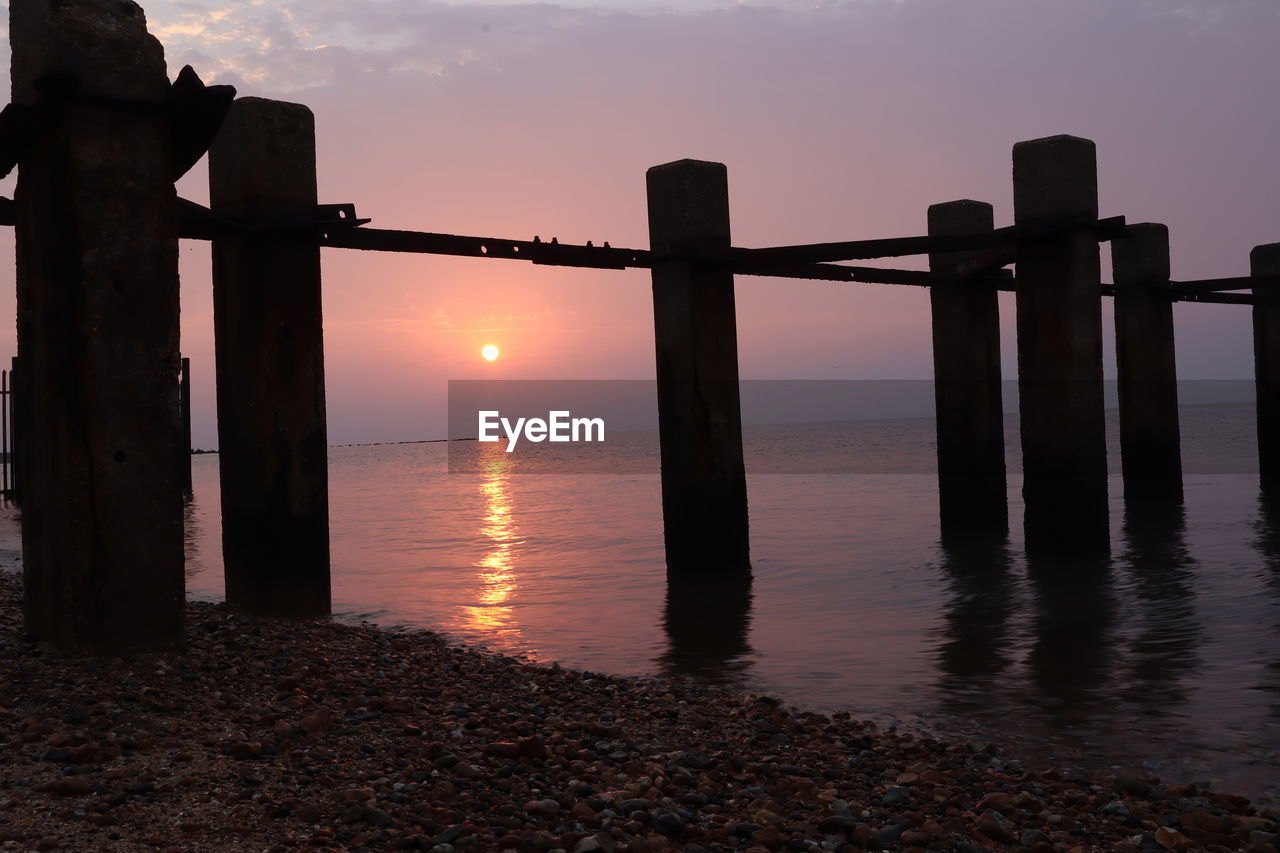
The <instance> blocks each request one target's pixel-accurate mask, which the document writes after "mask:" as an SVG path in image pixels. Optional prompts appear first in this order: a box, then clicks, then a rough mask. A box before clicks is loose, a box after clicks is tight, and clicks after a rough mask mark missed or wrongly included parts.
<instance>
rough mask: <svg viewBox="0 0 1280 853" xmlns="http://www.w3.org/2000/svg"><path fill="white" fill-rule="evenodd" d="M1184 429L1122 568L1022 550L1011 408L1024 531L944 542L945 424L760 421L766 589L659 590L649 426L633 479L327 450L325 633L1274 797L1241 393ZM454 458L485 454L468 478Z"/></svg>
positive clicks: (1264, 578) (1272, 635) (1276, 525)
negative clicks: (737, 695)
mask: <svg viewBox="0 0 1280 853" xmlns="http://www.w3.org/2000/svg"><path fill="white" fill-rule="evenodd" d="M1115 414H1116V413H1115V411H1114V410H1111V411H1109V412H1108V418H1109V445H1110V446H1109V449H1110V458H1111V460H1112V462H1113V463H1116V462H1118V447H1117V443H1118V441H1117V430H1116V418H1115ZM1181 428H1182V435H1183V448H1184V460H1186V464H1185V468H1186V472H1187V473H1186V475H1185V499H1184V503H1183V505H1182V506H1181V507H1180V508H1176V509H1175V510H1173V511H1172V512H1170V513H1166V514H1165V515H1164V516H1163V517H1161V518H1159V519H1156V520H1152V519H1150V518H1134V517H1130V516H1127V514H1126V512H1125V508H1124V502H1123V500H1122V497H1121V496H1122V482H1121V480H1120V477H1119V475H1118V472H1117V473H1113V475H1112V476H1111V478H1110V490H1111V527H1110V531H1111V533H1110V535H1111V555H1110V557H1109V558H1107V559H1104V560H1102V561H1099V562H1094V563H1091V564H1089V565H1084V564H1081V565H1078V566H1077V565H1073V564H1071V563H1070V562H1069V561H1065V562H1064V561H1056V562H1054V563H1053V564H1051V565H1050V564H1044V563H1042V562H1040V561H1039V559H1037V558H1032V559H1029V558H1028V556H1027V554H1026V553H1025V552H1024V549H1023V539H1022V530H1021V518H1022V503H1021V483H1020V477H1019V476H1018V475H1017V471H1018V470H1019V461H1018V453H1017V450H1018V440H1017V423H1016V418H1014V417H1013V416H1010V417H1009V419H1008V420H1007V423H1006V444H1007V446H1008V448H1009V459H1008V466H1009V468H1008V470H1009V472H1010V477H1009V506H1010V532H1009V535H1008V536H1007V538H1001V539H998V540H994V541H986V542H981V543H974V544H970V545H965V546H956V545H954V544H944V543H943V542H942V540H941V536H940V532H939V524H938V499H937V480H936V477H935V476H934V474H933V473H932V471H933V468H934V465H935V452H936V451H935V434H934V431H935V424H934V421H933V420H932V418H928V417H908V418H882V419H871V420H861V421H854V422H823V423H807V424H786V425H763V426H748V427H746V428H745V429H744V453H745V457H746V466H747V471H748V492H749V498H748V499H749V506H750V522H751V575H750V578H749V579H746V578H744V579H743V580H741V581H738V582H733V581H724V580H718V581H715V582H711V583H698V582H696V581H691V582H689V583H681V584H678V585H676V586H670V587H669V585H668V583H667V574H666V568H665V564H664V559H663V548H662V513H661V505H660V484H659V479H658V473H657V453H656V436H655V435H654V434H653V433H652V432H646V431H637V432H634V433H630V434H627V435H620V436H618V439H619V441H618V442H617V444H616V445H615V449H614V451H613V452H615V453H617V454H620V455H622V456H633V457H634V458H632V459H631V460H630V462H629V463H628V464H627V465H623V466H621V471H620V472H618V473H555V472H552V473H530V472H528V471H522V470H521V469H520V468H519V467H518V466H513V465H512V464H510V462H509V461H508V460H507V459H505V455H504V453H503V451H502V449H501V445H500V444H480V443H478V442H470V443H466V444H465V446H464V445H463V444H460V443H459V442H446V441H436V442H420V443H401V444H378V445H363V446H343V447H333V448H331V450H330V454H329V477H330V524H331V543H332V577H333V599H334V610H335V618H337V619H339V620H343V621H348V622H370V623H373V624H376V625H380V626H384V627H387V628H391V629H397V630H412V629H429V630H432V631H435V632H440V633H443V634H445V635H447V636H448V637H449V638H451V639H452V640H454V641H456V642H459V643H466V644H470V645H475V646H482V647H485V648H487V649H489V650H492V651H494V652H497V653H501V654H504V655H510V656H516V657H527V658H529V659H531V660H535V661H540V662H544V663H549V662H551V661H558V662H560V663H561V664H562V665H564V666H568V667H575V668H580V669H587V670H592V671H597V672H604V673H612V674H620V675H635V676H647V675H665V676H674V677H679V678H689V679H695V680H698V681H701V682H706V683H714V684H722V685H729V686H734V687H738V688H741V689H744V690H748V691H752V692H757V693H767V694H771V695H775V696H778V697H780V698H782V699H784V700H785V701H786V702H788V703H789V704H792V705H794V706H796V707H800V708H807V709H812V710H817V711H823V712H829V711H834V710H847V711H850V712H852V713H853V714H854V715H855V716H857V717H859V718H862V719H866V720H871V721H873V722H875V723H876V724H877V725H878V726H880V727H882V728H888V727H891V726H896V727H898V728H899V729H900V730H912V731H917V732H920V733H927V734H933V735H937V736H945V737H949V738H961V739H965V740H969V741H976V742H979V743H983V744H986V743H995V744H997V745H998V746H999V748H1000V750H1001V755H1002V756H1004V757H1007V758H1011V759H1028V760H1031V761H1033V762H1035V763H1037V764H1040V765H1044V764H1052V765H1054V766H1065V767H1071V768H1087V769H1092V770H1095V771H1103V772H1113V771H1114V772H1137V773H1141V774H1145V775H1152V776H1159V777H1161V778H1162V779H1167V780H1171V781H1173V780H1178V781H1201V782H1205V783H1207V784H1209V785H1211V786H1213V787H1214V788H1215V789H1220V790H1230V791H1236V792H1240V793H1244V794H1245V795H1246V796H1250V797H1253V798H1255V800H1257V801H1260V802H1270V803H1271V804H1273V805H1274V804H1276V802H1277V795H1278V794H1280V507H1275V506H1269V505H1268V504H1267V503H1266V502H1264V501H1263V500H1262V499H1261V496H1260V493H1259V488H1258V478H1257V475H1256V473H1255V472H1256V438H1255V412H1254V407H1253V405H1252V404H1230V405H1198V406H1196V405H1193V406H1184V407H1183V408H1182V410H1181ZM451 447H452V449H453V451H452V452H453V454H455V459H454V461H455V465H454V466H453V467H454V469H455V470H454V472H453V473H451V472H450V456H451V451H450V448H451ZM458 453H464V454H475V455H479V457H481V461H482V462H484V463H485V464H481V465H478V466H470V467H467V468H466V470H465V471H464V472H462V473H459V471H458V469H459V467H466V466H458V465H457V464H456V462H457V457H456V454H458ZM800 459H803V460H805V462H804V464H796V460H800ZM851 459H854V460H863V462H864V463H866V464H850V461H849V460H851ZM876 459H879V460H892V462H891V463H886V464H879V465H877V464H870V463H867V462H866V460H876ZM637 460H639V461H637ZM192 467H193V483H194V495H193V498H192V500H191V501H190V503H189V505H188V507H187V519H186V528H187V551H186V561H187V562H186V577H187V588H188V592H189V596H190V597H191V598H194V599H198V600H206V601H217V600H220V599H221V597H222V594H223V580H222V569H221V543H220V535H221V530H220V520H219V491H218V456H217V455H216V454H209V455H197V456H194V457H193V460H192ZM1117 467H1118V466H1117Z"/></svg>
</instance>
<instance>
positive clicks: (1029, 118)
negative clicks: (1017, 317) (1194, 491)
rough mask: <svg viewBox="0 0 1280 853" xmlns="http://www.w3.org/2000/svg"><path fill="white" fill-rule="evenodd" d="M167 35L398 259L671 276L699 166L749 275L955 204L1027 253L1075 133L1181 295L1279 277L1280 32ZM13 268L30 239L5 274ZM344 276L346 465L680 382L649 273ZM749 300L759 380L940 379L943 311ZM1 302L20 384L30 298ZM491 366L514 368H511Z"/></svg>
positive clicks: (197, 351)
mask: <svg viewBox="0 0 1280 853" xmlns="http://www.w3.org/2000/svg"><path fill="white" fill-rule="evenodd" d="M6 5H7V4H6ZM146 11H147V15H148V20H149V21H150V24H151V28H152V31H153V32H154V33H155V34H156V35H157V36H159V37H160V39H161V40H162V41H163V42H164V43H165V45H166V48H167V55H168V59H169V67H170V73H171V74H174V73H176V72H177V70H178V69H179V68H180V67H181V66H182V65H184V64H187V63H190V64H191V65H193V66H195V68H196V70H197V71H198V72H199V73H200V74H201V75H202V76H203V77H204V79H205V80H206V82H215V83H231V84H234V85H235V86H236V87H237V88H238V90H239V92H240V94H242V95H261V96H266V97H274V98H282V99H286V100H296V101H300V102H303V103H306V104H308V105H309V106H311V108H312V109H313V110H314V111H315V113H316V117H317V125H318V133H319V156H320V196H321V201H324V202H354V203H355V204H356V205H357V209H358V210H359V212H360V215H362V216H367V217H372V218H373V220H374V221H373V225H374V226H377V227H384V228H412V229H418V230H426V231H443V232H448V233H458V234H476V235H483V236H495V237H510V238H517V239H531V238H532V237H533V236H534V235H539V236H541V237H542V238H543V239H549V238H550V237H552V236H555V237H558V238H559V239H560V240H561V241H564V242H575V243H580V242H585V241H587V240H594V241H596V242H597V243H599V242H601V241H604V240H608V241H610V242H611V243H612V244H613V245H615V246H629V247H637V248H644V247H646V246H647V242H648V241H647V229H646V218H645V208H644V173H645V169H646V168H648V167H649V166H652V165H655V164H658V163H663V162H666V161H670V160H675V159H680V158H683V157H694V158H699V159H706V160H718V161H721V162H724V163H726V164H727V166H728V169H729V183H730V198H731V203H732V211H733V229H734V243H735V245H739V246H765V245H777V244H787V243H798V242H816V241H826V240H848V239H858V238H865V237H879V236H897V235H910V234H918V233H923V231H924V229H925V210H926V208H927V206H928V205H929V204H931V203H934V202H938V201H947V200H951V199H955V198H976V199H981V200H985V201H989V202H991V203H993V204H994V205H995V210H996V224H997V225H1004V224H1008V223H1009V222H1010V221H1011V218H1012V211H1011V199H1012V190H1011V186H1010V150H1011V148H1012V145H1013V143H1014V142H1017V141H1019V140H1022V139H1030V138H1035V137H1040V136H1047V135H1051V134H1056V133H1072V134H1076V135H1079V136H1085V137H1089V138H1091V139H1093V140H1095V141H1096V142H1097V143H1098V158H1099V169H1100V192H1101V209H1102V214H1103V215H1117V214H1123V215H1125V216H1127V217H1129V221H1130V222H1141V221H1156V222H1164V223H1166V224H1168V226H1169V228H1170V237H1171V243H1172V254H1173V258H1172V260H1173V276H1174V278H1181V279H1190V278H1202V277H1210V276H1230V275H1245V274H1247V273H1248V255H1249V249H1250V248H1251V247H1252V246H1254V245H1255V244H1259V243H1266V242H1275V241H1280V149H1278V148H1277V139H1280V99H1278V98H1277V97H1276V92H1275V87H1276V81H1277V80H1280V58H1278V55H1277V52H1276V45H1277V44H1280V4H1278V3H1276V2H1274V0H1256V2H1250V0H1219V2H1175V1H1174V0H1167V2H1166V1H1165V0H1125V2H1117V0H1073V2H1062V1H1061V0H966V2H955V1H954V0H850V1H849V2H839V3H824V2H816V3H814V2H804V3H802V2H787V0H774V1H773V2H756V0H748V2H737V3H735V2H724V0H686V1H685V2H674V3H673V2H663V0H610V1H609V2H572V3H558V4H549V3H538V4H533V3H528V4H525V3H506V4H503V3H484V4H481V3H464V2H459V3H437V2H426V0H362V2H354V0H347V2H335V0H305V2H304V0H246V2H231V3H226V2H215V1H214V0H210V2H204V0H191V2H181V3H177V2H153V3H151V4H149V5H147V6H146ZM5 36H6V38H5V42H6V47H5V48H4V49H5V50H6V51H7V49H8V48H7V30H6V34H5ZM2 64H3V67H5V68H7V67H8V60H7V55H6V57H5V59H4V61H3V63H2ZM205 182H206V173H205V169H204V166H203V164H200V165H198V166H197V167H196V168H195V169H194V170H193V171H192V173H191V174H190V175H188V176H187V177H186V178H185V179H184V180H183V181H182V183H181V184H180V186H179V191H180V193H181V194H183V195H184V196H186V197H188V198H192V199H194V200H197V201H201V202H205V201H206V200H207V189H206V186H205ZM12 191H13V179H12V177H11V178H9V179H7V180H5V181H3V182H0V194H3V195H11V194H12ZM12 258H13V238H12V233H11V232H10V231H9V230H8V229H5V233H3V234H0V265H3V266H4V268H5V269H12V262H13V261H12ZM182 261H183V268H182V272H183V290H182V298H183V321H182V322H183V325H182V334H183V351H184V354H186V355H189V356H190V357H191V358H192V360H193V365H194V369H195V386H196V393H197V399H196V411H195V435H194V443H195V444H196V445H197V446H201V447H211V446H214V445H215V444H216V434H215V430H214V423H213V370H212V367H213V337H212V299H211V293H210V283H209V273H208V267H209V251H208V246H207V244H201V243H184V245H183V249H182ZM324 263H325V268H324V271H325V280H324V287H325V297H324V298H325V304H324V307H325V333H326V355H327V361H326V369H327V371H328V405H329V423H330V431H329V434H330V439H331V441H333V442H334V443H345V442H361V441H381V440H407V439H415V438H427V437H439V436H442V435H443V434H444V431H445V415H444V411H443V405H444V395H445V388H446V381H447V380H449V379H478V378H486V377H503V378H513V377H514V378H540V379H564V378H584V379H586V378H590V379H604V378H650V377H652V375H653V341H652V326H651V306H650V294H649V286H648V276H647V274H646V273H645V272H644V271H628V272H613V271H573V270H563V269H556V268H543V267H531V266H529V265H527V264H523V263H518V262H512V261H499V260H480V259H449V258H435V257H425V256H391V255H372V254H365V253H355V252H345V251H341V250H325V254H324ZM1104 270H1106V272H1104V279H1107V280H1110V273H1109V261H1108V260H1107V256H1106V255H1105V254H1104ZM737 293H738V322H739V330H740V342H739V346H740V359H741V372H742V375H743V377H745V378H801V379H828V378H830V379H847V378H873V379H883V378H927V377H928V375H929V372H930V359H931V356H930V349H929V312H928V294H927V293H926V292H925V291H924V290H922V289H916V288H902V287H890V286H883V285H847V284H846V285H838V284H824V283H816V282H800V281H784V280H770V279H757V278H740V279H739V280H738V290H737ZM0 299H2V300H3V304H4V305H6V306H10V307H7V308H4V309H2V310H0V356H3V357H4V358H6V359H7V357H8V356H9V355H12V354H13V351H14V334H13V320H12V307H11V306H12V304H13V284H12V274H11V273H6V274H5V275H3V276H0ZM1004 300H1005V301H1004V303H1003V307H1004V310H1005V318H1006V323H1005V324H1004V340H1003V343H1004V350H1005V353H1006V368H1005V369H1006V376H1013V375H1014V369H1015V368H1014V360H1013V344H1014V340H1013V327H1012V307H1013V306H1012V299H1011V297H1008V296H1006V297H1004ZM1105 307H1106V309H1107V313H1109V311H1110V303H1109V302H1108V303H1107V304H1106V306H1105ZM1176 316H1177V322H1178V334H1179V340H1178V344H1179V370H1180V373H1181V376H1182V377H1183V378H1188V379H1218V378H1243V377H1248V376H1251V369H1252V368H1251V362H1250V359H1251V349H1250V347H1251V343H1250V341H1251V337H1250V328H1249V316H1248V309H1247V308H1243V307H1238V306H1208V305H1181V306H1179V307H1178V308H1177V314H1176ZM485 344H494V345H496V346H498V347H500V348H501V350H502V354H501V357H499V358H498V359H496V360H495V361H492V362H489V361H486V360H485V359H483V358H481V356H480V350H481V347H482V346H484V345H485ZM1111 346H1112V344H1111V343H1110V339H1108V352H1107V360H1108V364H1109V371H1110V370H1111V366H1110V365H1111V363H1112V362H1113V360H1114V354H1113V352H1112V350H1111V349H1110V347H1111Z"/></svg>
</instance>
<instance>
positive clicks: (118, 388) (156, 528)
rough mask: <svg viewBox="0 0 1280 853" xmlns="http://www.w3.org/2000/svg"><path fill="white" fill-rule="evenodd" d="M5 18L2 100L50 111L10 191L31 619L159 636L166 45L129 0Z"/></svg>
mask: <svg viewBox="0 0 1280 853" xmlns="http://www.w3.org/2000/svg"><path fill="white" fill-rule="evenodd" d="M9 16H10V17H9V21H10V27H9V37H10V40H11V43H12V45H13V73H12V80H13V101H14V103H15V104H26V105H35V104H37V103H38V102H40V101H41V100H42V95H43V97H44V103H45V105H46V111H45V112H44V115H46V116H49V118H48V119H47V120H45V121H43V122H42V129H41V131H40V133H41V135H40V138H39V141H38V142H37V143H36V144H35V145H33V146H32V147H31V149H30V150H29V151H28V152H26V154H25V155H24V156H23V158H22V160H21V164H20V167H19V175H18V187H17V191H16V198H15V202H16V209H17V210H16V214H17V215H16V226H17V266H18V288H17V291H18V303H19V304H18V349H19V355H20V357H21V369H20V370H19V371H18V383H17V387H16V389H15V390H16V392H17V393H18V395H19V397H20V401H19V406H18V412H17V414H18V423H17V424H15V426H16V427H17V428H18V429H17V433H18V436H17V437H18V441H19V445H20V447H21V450H20V454H19V455H20V457H21V472H20V479H21V487H22V503H23V519H22V551H23V563H24V571H23V577H24V587H23V589H24V596H25V601H24V605H25V615H26V625H27V630H29V631H30V632H31V633H33V634H35V635H36V636H38V637H39V638H40V639H42V640H44V641H47V642H48V643H50V644H51V645H53V646H54V647H55V648H57V649H58V650H60V651H62V652H65V653H70V654H99V653H100V654H119V653H130V652H145V651H152V650H159V649H163V648H166V647H170V646H173V645H175V644H177V643H178V642H180V640H181V636H182V621H183V607H184V603H183V571H182V569H183V542H182V485H181V483H179V482H178V479H177V477H176V476H175V472H174V470H173V457H174V454H175V453H176V451H177V446H178V442H179V423H178V382H177V372H178V371H177V368H178V234H177V215H176V204H177V202H176V195H175V193H174V189H173V179H172V176H171V174H170V147H171V146H170V132H169V124H168V117H167V116H166V114H165V113H164V112H163V110H162V108H163V105H164V104H165V99H166V96H167V94H168V90H169V81H168V78H167V77H166V75H165V61H164V51H163V49H162V48H161V46H160V43H159V42H158V41H156V40H155V39H154V38H153V37H152V36H151V35H149V34H148V32H147V28H146V20H145V18H144V16H143V13H142V10H141V9H140V8H139V7H138V6H136V5H135V4H133V3H131V2H127V0H122V2H115V0H112V2H106V0H68V2H63V3H49V2H45V0H11V2H10V4H9ZM68 93H70V94H68Z"/></svg>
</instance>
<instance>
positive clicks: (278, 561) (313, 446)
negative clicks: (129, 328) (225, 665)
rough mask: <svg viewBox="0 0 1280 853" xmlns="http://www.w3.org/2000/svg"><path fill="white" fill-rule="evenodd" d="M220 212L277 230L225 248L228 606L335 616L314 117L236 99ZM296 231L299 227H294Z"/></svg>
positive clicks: (214, 163) (219, 283)
mask: <svg viewBox="0 0 1280 853" xmlns="http://www.w3.org/2000/svg"><path fill="white" fill-rule="evenodd" d="M209 187H210V189H209V195H210V201H211V205H212V208H213V210H214V212H215V213H217V214H218V215H220V216H223V217H227V218H228V219H232V220H241V221H246V222H253V223H257V224H259V225H267V224H278V225H281V226H284V227H281V228H279V229H276V230H266V231H261V230H259V231H256V232H254V233H243V234H240V235H237V236H230V237H222V238H219V239H216V240H214V243H213V307H214V335H215V341H214V342H215V350H216V365H217V399H218V445H219V465H220V468H219V470H220V476H221V482H222V550H223V559H224V562H225V567H226V585H227V603H228V604H230V605H232V606H233V607H236V608H238V609H240V610H244V611H246V612H250V613H257V614H262V615H270V616H289V617H303V618H306V617H316V616H323V615H326V614H328V613H329V608H330V593H329V490H328V456H327V454H328V443H327V441H326V433H325V405H324V342H323V337H322V332H321V317H320V247H319V243H318V235H317V233H316V232H315V230H314V229H312V228H307V227H305V225H303V226H302V227H298V226H299V223H308V222H314V220H315V217H316V198H317V196H316V158H315V120H314V118H313V117H312V115H311V111H310V110H308V109H307V108H306V107H304V106H301V105H299V104H289V103H284V102H281V101H269V100H264V99H262V98H242V99H239V100H237V101H235V102H234V104H233V105H232V107H231V111H230V112H229V113H228V115H227V118H226V120H225V122H224V123H223V125H222V129H221V130H220V131H219V133H218V136H217V138H216V139H215V140H214V143H213V145H212V146H211V148H210V150H209ZM290 224H291V225H292V226H293V227H288V226H289V225H290Z"/></svg>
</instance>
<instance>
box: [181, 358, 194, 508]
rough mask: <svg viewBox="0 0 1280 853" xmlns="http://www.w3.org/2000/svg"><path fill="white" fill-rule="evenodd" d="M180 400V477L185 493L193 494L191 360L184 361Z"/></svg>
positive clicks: (185, 359)
mask: <svg viewBox="0 0 1280 853" xmlns="http://www.w3.org/2000/svg"><path fill="white" fill-rule="evenodd" d="M178 399H179V402H180V408H181V417H182V447H181V448H179V450H180V453H179V455H178V476H179V478H180V479H181V481H182V487H183V491H185V492H186V493H187V494H188V495H190V494H191V359H189V358H184V359H183V360H182V376H181V378H180V379H179V380H178Z"/></svg>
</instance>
